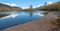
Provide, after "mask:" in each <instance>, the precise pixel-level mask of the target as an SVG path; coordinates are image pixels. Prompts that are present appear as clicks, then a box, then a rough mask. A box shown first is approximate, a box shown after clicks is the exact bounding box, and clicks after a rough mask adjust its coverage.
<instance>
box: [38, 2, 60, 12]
mask: <svg viewBox="0 0 60 31" xmlns="http://www.w3.org/2000/svg"><path fill="white" fill-rule="evenodd" d="M38 9H39V10H49V11H56V10H57V11H60V1H59V2H56V3H53V4H51V5H44V6H41V7H39V8H38Z"/></svg>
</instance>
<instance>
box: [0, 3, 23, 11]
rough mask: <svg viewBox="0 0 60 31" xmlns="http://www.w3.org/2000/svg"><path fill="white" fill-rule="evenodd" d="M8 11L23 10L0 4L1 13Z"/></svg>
mask: <svg viewBox="0 0 60 31" xmlns="http://www.w3.org/2000/svg"><path fill="white" fill-rule="evenodd" d="M6 10H22V8H20V7H17V6H10V5H7V4H4V3H0V11H6Z"/></svg>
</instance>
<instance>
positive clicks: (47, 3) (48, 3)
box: [45, 1, 53, 5]
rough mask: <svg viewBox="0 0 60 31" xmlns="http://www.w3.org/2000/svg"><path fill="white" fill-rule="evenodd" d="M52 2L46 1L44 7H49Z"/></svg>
mask: <svg viewBox="0 0 60 31" xmlns="http://www.w3.org/2000/svg"><path fill="white" fill-rule="evenodd" d="M51 4H53V2H49V1H46V3H45V5H51Z"/></svg>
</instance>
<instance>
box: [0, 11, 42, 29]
mask: <svg viewBox="0 0 60 31" xmlns="http://www.w3.org/2000/svg"><path fill="white" fill-rule="evenodd" d="M6 13H8V12H6ZM6 13H5V14H6ZM9 13H10V12H9ZM38 13H39V12H37V11H33V12H30V11H27V12H24V11H20V12H19V11H16V12H15V13H12V14H11V13H10V15H8V16H5V17H2V19H0V30H2V29H5V28H7V27H11V26H14V25H17V24H23V23H26V22H31V21H34V20H36V19H38V18H41V17H42V16H41V15H42V14H40V13H39V14H38ZM3 14H4V12H3Z"/></svg>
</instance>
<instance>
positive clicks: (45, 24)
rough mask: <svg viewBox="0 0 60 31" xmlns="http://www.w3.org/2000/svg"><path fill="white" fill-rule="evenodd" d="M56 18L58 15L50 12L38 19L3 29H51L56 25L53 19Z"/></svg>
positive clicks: (23, 30) (37, 30)
mask: <svg viewBox="0 0 60 31" xmlns="http://www.w3.org/2000/svg"><path fill="white" fill-rule="evenodd" d="M56 18H57V15H54V14H53V13H49V14H47V15H46V16H44V17H42V18H40V19H38V20H36V21H32V22H29V23H25V24H21V25H17V26H13V27H10V28H7V29H5V30H2V31H49V30H50V29H51V28H53V27H54V26H53V25H52V23H51V21H52V20H55V19H56Z"/></svg>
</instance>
